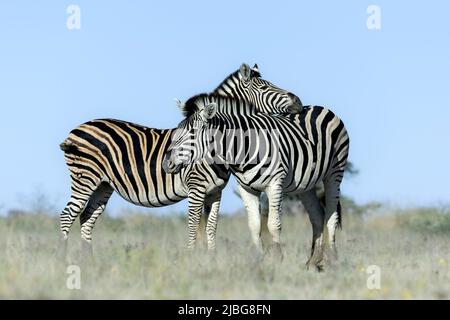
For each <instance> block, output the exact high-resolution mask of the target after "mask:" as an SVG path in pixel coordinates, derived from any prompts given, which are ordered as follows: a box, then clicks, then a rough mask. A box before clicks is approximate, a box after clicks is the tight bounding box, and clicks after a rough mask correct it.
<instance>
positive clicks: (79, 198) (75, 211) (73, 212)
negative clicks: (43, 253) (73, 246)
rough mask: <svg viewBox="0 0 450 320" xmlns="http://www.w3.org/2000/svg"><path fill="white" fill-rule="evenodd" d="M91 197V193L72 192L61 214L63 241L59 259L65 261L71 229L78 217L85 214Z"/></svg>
mask: <svg viewBox="0 0 450 320" xmlns="http://www.w3.org/2000/svg"><path fill="white" fill-rule="evenodd" d="M90 196H91V194H90V193H82V192H72V196H71V197H70V199H69V201H68V202H67V205H66V207H65V208H64V209H63V211H62V212H61V215H60V218H59V219H60V230H61V239H60V242H59V245H58V250H57V256H58V258H61V259H65V257H66V255H67V241H68V238H69V231H70V228H71V227H72V225H73V223H74V221H75V219H76V218H77V217H78V215H79V214H80V213H81V212H83V210H84V208H85V207H86V204H87V202H88V201H89V199H90Z"/></svg>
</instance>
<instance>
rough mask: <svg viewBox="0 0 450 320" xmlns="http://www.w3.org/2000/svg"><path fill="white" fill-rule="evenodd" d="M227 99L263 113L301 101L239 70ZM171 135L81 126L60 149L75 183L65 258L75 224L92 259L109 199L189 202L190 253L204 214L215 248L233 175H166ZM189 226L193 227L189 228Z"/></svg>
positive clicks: (224, 88)
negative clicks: (97, 227)
mask: <svg viewBox="0 0 450 320" xmlns="http://www.w3.org/2000/svg"><path fill="white" fill-rule="evenodd" d="M215 92H220V94H221V95H224V96H232V97H237V98H239V97H242V98H243V99H249V100H252V101H255V106H256V107H257V108H258V109H260V110H264V111H266V112H269V111H271V110H272V111H271V112H272V113H286V112H290V113H293V112H299V111H300V110H301V108H302V106H301V102H300V100H299V99H298V98H297V97H296V96H295V95H293V94H292V93H290V92H288V91H286V90H283V89H280V88H278V87H276V86H274V85H273V84H271V83H270V82H268V81H266V80H264V79H261V76H260V74H259V71H258V69H257V66H256V65H255V67H254V68H250V67H249V66H248V65H246V64H243V65H242V66H241V68H240V69H239V70H238V71H236V72H234V73H232V74H231V75H230V76H229V77H227V78H226V79H225V80H224V81H223V82H222V84H221V85H220V86H219V87H218V88H217V89H216V90H215ZM173 131H174V130H173V129H166V130H160V129H154V128H147V127H143V126H141V125H137V124H133V123H129V122H125V121H119V120H113V119H100V120H93V121H89V122H86V123H84V124H82V125H80V126H78V127H77V128H75V129H74V130H72V131H71V132H70V134H69V136H68V137H67V138H66V139H65V140H64V142H63V143H61V145H60V148H61V149H62V150H63V151H64V156H65V161H66V163H67V166H68V168H69V172H70V177H71V181H72V188H71V189H72V195H71V197H70V200H69V201H68V203H67V205H66V207H65V208H64V210H63V211H62V213H61V216H60V227H61V233H62V246H61V247H62V250H61V253H63V254H65V252H66V247H67V239H68V235H69V230H70V227H71V226H72V224H73V222H74V221H75V219H76V218H77V216H80V223H81V237H82V239H83V240H84V241H83V242H82V243H83V247H84V248H85V249H86V250H88V251H89V252H92V246H91V241H92V229H93V227H94V225H95V222H96V220H97V218H98V217H99V216H100V215H101V214H102V213H103V211H104V209H105V206H106V204H107V202H108V200H109V198H110V196H111V195H112V193H113V192H114V191H116V192H117V193H118V194H119V195H120V196H121V197H122V198H124V199H125V200H127V201H129V202H131V203H133V204H136V205H140V206H144V207H161V206H166V205H170V204H173V203H176V202H178V201H180V200H182V199H185V198H188V203H189V204H188V205H189V219H190V223H189V226H190V228H189V229H188V233H189V239H188V247H189V248H191V247H193V246H194V244H195V240H196V236H197V229H198V227H196V226H198V224H199V221H200V217H201V212H202V209H203V207H204V206H205V212H206V214H207V215H208V222H207V227H206V233H207V239H208V248H210V249H214V248H215V228H216V225H217V223H216V221H217V215H218V210H219V206H220V198H221V192H222V190H223V188H224V187H225V185H226V183H227V182H228V179H229V175H230V172H229V170H228V169H227V168H226V167H225V166H224V165H218V164H207V163H201V164H198V165H193V166H188V167H186V168H183V169H182V170H180V172H178V173H176V174H167V173H166V172H165V170H163V165H162V160H163V156H164V154H165V153H166V152H167V149H168V146H169V145H170V143H171V139H172V135H173ZM192 219H194V221H191V220H192Z"/></svg>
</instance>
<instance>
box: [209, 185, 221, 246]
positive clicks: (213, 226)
mask: <svg viewBox="0 0 450 320" xmlns="http://www.w3.org/2000/svg"><path fill="white" fill-rule="evenodd" d="M221 196H222V193H221V192H220V193H219V194H217V195H216V196H215V197H213V198H210V199H207V205H206V207H208V208H209V212H208V220H207V223H206V236H207V239H208V250H209V251H215V250H216V232H217V219H218V217H219V208H220V199H221Z"/></svg>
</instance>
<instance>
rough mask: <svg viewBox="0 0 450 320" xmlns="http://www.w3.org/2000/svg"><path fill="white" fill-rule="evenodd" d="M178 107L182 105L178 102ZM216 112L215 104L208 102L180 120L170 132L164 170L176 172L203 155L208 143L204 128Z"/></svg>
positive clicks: (163, 164)
mask: <svg viewBox="0 0 450 320" xmlns="http://www.w3.org/2000/svg"><path fill="white" fill-rule="evenodd" d="M179 107H180V108H182V107H183V106H182V105H181V104H180V105H179ZM216 112H217V104H216V103H215V102H210V103H208V104H205V105H204V107H202V109H201V110H199V111H197V112H195V113H193V114H192V115H190V116H189V117H187V118H186V119H184V120H183V121H182V122H180V124H179V125H178V127H177V128H176V129H175V130H174V132H173V134H172V142H171V144H170V146H169V148H168V149H167V151H166V154H165V156H164V160H163V163H162V167H163V169H164V171H166V172H167V173H172V174H173V173H178V172H180V170H181V169H182V168H184V167H186V166H188V165H190V164H193V163H195V162H197V161H199V160H201V159H203V158H204V157H205V155H206V152H207V150H208V144H209V139H208V135H207V134H206V130H208V129H207V126H208V122H209V120H210V119H211V118H213V117H214V115H215V114H216Z"/></svg>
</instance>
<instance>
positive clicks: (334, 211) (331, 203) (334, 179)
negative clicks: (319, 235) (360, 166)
mask: <svg viewBox="0 0 450 320" xmlns="http://www.w3.org/2000/svg"><path fill="white" fill-rule="evenodd" d="M341 181H342V173H335V174H333V175H332V176H331V177H329V178H327V179H326V180H325V225H326V231H327V242H328V248H327V249H328V250H327V257H329V261H330V262H333V261H336V260H337V249H336V229H337V228H338V227H341V224H342V216H341V205H340V184H341Z"/></svg>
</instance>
